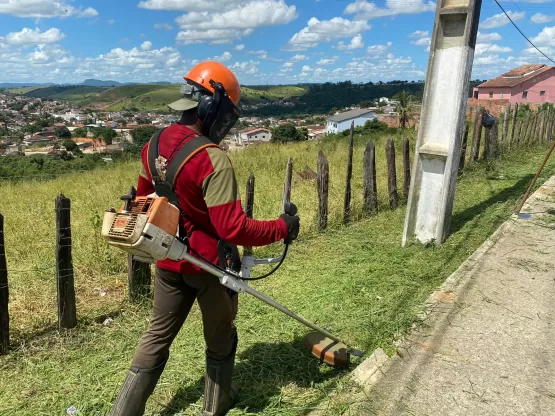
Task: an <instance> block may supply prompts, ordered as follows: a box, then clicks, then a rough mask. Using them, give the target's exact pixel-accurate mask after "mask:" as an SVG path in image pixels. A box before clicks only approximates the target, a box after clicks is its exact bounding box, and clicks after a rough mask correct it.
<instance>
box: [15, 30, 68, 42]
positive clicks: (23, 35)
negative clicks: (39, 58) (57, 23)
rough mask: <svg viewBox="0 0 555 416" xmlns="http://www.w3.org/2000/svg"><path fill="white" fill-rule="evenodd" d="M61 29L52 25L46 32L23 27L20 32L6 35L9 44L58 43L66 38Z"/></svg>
mask: <svg viewBox="0 0 555 416" xmlns="http://www.w3.org/2000/svg"><path fill="white" fill-rule="evenodd" d="M65 36H66V35H64V34H63V33H62V32H61V31H60V29H58V28H55V27H52V28H50V29H48V30H47V31H45V32H41V31H40V29H39V28H38V27H37V28H35V29H29V28H27V27H26V28H23V29H22V30H21V31H19V32H12V33H8V34H7V35H6V40H5V41H6V43H7V44H9V45H38V44H45V43H56V42H58V41H60V40H62V39H63V38H65Z"/></svg>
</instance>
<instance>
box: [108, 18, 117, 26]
mask: <svg viewBox="0 0 555 416" xmlns="http://www.w3.org/2000/svg"><path fill="white" fill-rule="evenodd" d="M106 23H107V24H109V25H113V24H114V23H116V21H115V20H114V19H110V20H106Z"/></svg>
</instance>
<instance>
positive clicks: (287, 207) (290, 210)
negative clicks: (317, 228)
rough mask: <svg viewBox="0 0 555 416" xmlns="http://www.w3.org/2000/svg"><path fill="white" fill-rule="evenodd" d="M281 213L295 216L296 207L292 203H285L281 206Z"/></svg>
mask: <svg viewBox="0 0 555 416" xmlns="http://www.w3.org/2000/svg"><path fill="white" fill-rule="evenodd" d="M283 212H284V213H285V214H287V215H291V216H295V215H297V206H296V205H295V204H294V203H292V202H286V203H285V204H283Z"/></svg>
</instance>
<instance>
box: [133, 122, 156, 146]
mask: <svg viewBox="0 0 555 416" xmlns="http://www.w3.org/2000/svg"><path fill="white" fill-rule="evenodd" d="M157 130H158V129H157V128H156V127H154V126H152V127H150V126H145V127H138V128H136V129H135V130H133V131H132V132H131V137H133V144H135V145H137V146H141V147H142V146H144V145H145V144H146V143H147V142H148V141H149V140H150V138H151V137H152V136H153V135H154V133H156V131H157Z"/></svg>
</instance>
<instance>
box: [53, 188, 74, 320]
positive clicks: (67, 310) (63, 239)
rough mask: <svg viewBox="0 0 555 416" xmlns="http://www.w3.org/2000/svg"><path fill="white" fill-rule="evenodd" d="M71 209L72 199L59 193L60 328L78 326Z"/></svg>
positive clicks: (58, 284) (58, 278) (57, 275)
mask: <svg viewBox="0 0 555 416" xmlns="http://www.w3.org/2000/svg"><path fill="white" fill-rule="evenodd" d="M70 210H71V203H70V200H69V199H68V198H66V197H65V196H64V195H58V197H57V198H56V277H57V279H56V282H57V289H58V325H59V328H60V330H61V329H62V328H66V329H69V328H74V327H75V326H77V310H76V306H75V282H74V279H73V260H72V256H71V222H70V212H71V211H70Z"/></svg>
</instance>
